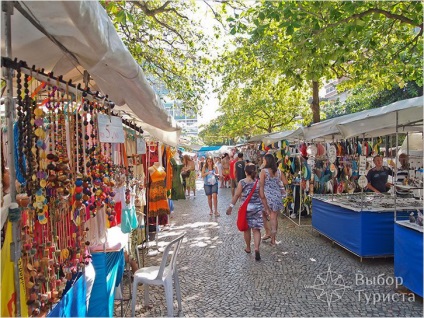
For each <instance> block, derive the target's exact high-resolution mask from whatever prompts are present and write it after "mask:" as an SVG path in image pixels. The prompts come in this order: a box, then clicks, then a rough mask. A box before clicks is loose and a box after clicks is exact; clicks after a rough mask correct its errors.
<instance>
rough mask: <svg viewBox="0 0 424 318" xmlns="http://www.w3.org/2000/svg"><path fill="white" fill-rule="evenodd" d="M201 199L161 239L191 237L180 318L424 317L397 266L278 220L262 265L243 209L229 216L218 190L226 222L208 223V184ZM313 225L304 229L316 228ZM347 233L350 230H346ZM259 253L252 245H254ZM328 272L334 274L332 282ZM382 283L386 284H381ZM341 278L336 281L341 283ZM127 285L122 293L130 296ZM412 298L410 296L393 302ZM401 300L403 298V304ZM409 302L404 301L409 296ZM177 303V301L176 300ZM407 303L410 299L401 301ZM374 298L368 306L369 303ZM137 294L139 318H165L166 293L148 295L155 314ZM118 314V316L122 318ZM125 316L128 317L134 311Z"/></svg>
mask: <svg viewBox="0 0 424 318" xmlns="http://www.w3.org/2000/svg"><path fill="white" fill-rule="evenodd" d="M197 188H198V190H197V194H196V197H195V198H194V197H190V198H189V199H186V200H179V201H175V202H174V204H175V213H174V215H173V218H172V219H171V229H170V230H169V231H162V232H160V233H159V245H160V246H163V245H164V244H166V241H169V240H171V239H172V238H174V237H176V236H177V235H178V234H180V233H181V232H182V231H186V232H187V235H186V238H185V239H184V241H183V245H182V247H181V250H180V254H179V264H178V268H179V277H180V285H181V293H182V311H181V312H178V309H177V302H176V300H174V312H175V313H174V315H175V316H180V317H283V316H284V317H300V316H303V317H317V316H319V317H333V316H334V317H365V316H366V317H388V316H389V317H391V316H394V317H422V316H423V302H422V298H420V297H418V296H416V297H415V300H414V301H411V300H412V299H411V296H410V294H408V293H409V291H407V290H405V289H403V288H401V289H398V290H396V289H395V286H394V285H390V284H388V283H390V282H391V278H393V277H394V270H393V258H386V259H364V260H363V261H362V262H361V261H360V259H359V258H358V257H357V256H355V255H353V254H351V253H349V252H347V251H346V250H344V249H342V248H341V247H339V246H337V245H335V244H332V242H331V241H329V240H328V239H326V238H325V237H323V236H320V235H319V234H318V233H317V232H315V231H313V230H312V228H311V227H310V226H302V227H298V226H296V225H294V223H293V222H292V221H291V220H289V219H288V218H286V217H281V218H279V229H278V238H277V239H278V240H279V244H278V245H277V246H276V247H272V246H271V245H270V244H269V243H266V242H263V243H262V244H261V257H262V260H261V261H259V262H258V261H255V258H254V253H252V254H246V253H245V251H244V248H245V245H244V240H243V235H242V233H241V232H239V231H238V230H237V228H236V224H235V222H236V211H237V206H236V207H235V208H234V212H233V214H232V215H231V216H227V215H225V210H226V208H227V206H228V205H229V203H230V200H231V192H230V189H219V203H218V207H219V212H220V214H221V216H220V217H215V216H213V217H210V216H209V209H208V205H207V198H206V196H205V194H204V191H203V189H202V183H201V182H200V181H198V182H197ZM310 223H311V220H310V218H309V219H308V218H304V219H302V223H301V224H310ZM346 230H348V229H346ZM252 250H253V243H252ZM160 257H161V254H159V256H157V257H146V258H145V259H146V263H145V265H146V266H148V265H158V264H159V261H160ZM328 272H330V274H327V273H328ZM379 275H381V276H380V277H384V278H389V279H387V280H386V281H385V283H384V284H371V285H360V282H361V280H360V279H356V277H359V278H360V277H367V278H369V279H370V280H372V279H373V278H377V277H378V276H379ZM382 275H384V276H382ZM337 277H338V279H337ZM380 282H381V280H380ZM127 292H128V285H126V286H124V294H126V293H127ZM399 292H406V294H397V295H396V294H395V293H399ZM399 295H400V296H399ZM403 295H404V296H403ZM174 296H175V294H174ZM403 297H405V299H403ZM367 298H368V299H367ZM142 301H143V288H142V286H139V288H138V295H137V306H136V316H138V317H139V316H140V317H158V316H166V315H167V310H166V302H165V295H164V290H163V288H162V287H152V288H151V289H150V302H151V305H152V308H149V309H145V308H144V307H143V305H144V304H143V303H142ZM119 308H120V307H119V306H116V311H115V314H116V315H117V316H119V315H120V314H121V312H120V310H119ZM124 311H125V312H124V315H126V316H130V315H131V310H130V306H129V305H128V304H124Z"/></svg>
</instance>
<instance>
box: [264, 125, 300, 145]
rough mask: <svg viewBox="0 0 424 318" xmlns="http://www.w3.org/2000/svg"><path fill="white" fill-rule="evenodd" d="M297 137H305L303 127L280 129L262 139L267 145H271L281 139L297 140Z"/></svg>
mask: <svg viewBox="0 0 424 318" xmlns="http://www.w3.org/2000/svg"><path fill="white" fill-rule="evenodd" d="M297 139H303V130H302V128H298V129H296V130H286V131H280V132H277V133H273V134H270V135H268V136H266V137H264V138H263V139H262V142H263V143H264V144H265V145H270V144H272V143H274V142H278V141H280V140H289V141H295V140H297Z"/></svg>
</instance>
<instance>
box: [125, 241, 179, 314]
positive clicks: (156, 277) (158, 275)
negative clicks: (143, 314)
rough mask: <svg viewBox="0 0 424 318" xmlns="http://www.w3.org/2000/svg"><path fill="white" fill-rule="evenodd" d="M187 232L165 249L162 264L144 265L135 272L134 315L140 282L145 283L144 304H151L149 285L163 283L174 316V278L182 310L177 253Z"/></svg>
mask: <svg viewBox="0 0 424 318" xmlns="http://www.w3.org/2000/svg"><path fill="white" fill-rule="evenodd" d="M184 235H185V233H183V234H182V235H180V236H179V237H177V238H176V239H174V240H173V241H171V242H170V243H169V244H168V245H167V246H166V247H165V250H164V251H163V256H162V261H161V263H160V266H150V267H143V268H141V269H139V270H138V271H136V272H135V273H134V282H133V286H132V302H131V307H132V317H135V300H136V297H137V287H138V284H143V285H144V305H145V306H148V305H149V285H163V287H164V289H165V298H166V308H167V310H168V317H173V316H174V295H173V288H172V287H173V286H172V278H174V281H175V293H176V295H177V301H178V310H181V291H180V282H179V280H178V271H177V255H178V251H179V249H180V246H181V242H182V240H183V238H184ZM171 249H173V252H172V255H171V259H170V260H169V262H168V256H169V254H170V252H171Z"/></svg>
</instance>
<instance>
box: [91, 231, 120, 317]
mask: <svg viewBox="0 0 424 318" xmlns="http://www.w3.org/2000/svg"><path fill="white" fill-rule="evenodd" d="M127 243H128V235H126V234H123V233H122V232H121V229H120V227H118V226H116V227H113V228H110V229H108V230H107V233H106V242H105V243H104V244H99V245H97V246H95V247H92V248H91V252H92V263H93V267H94V270H95V272H96V276H95V279H94V284H93V289H92V291H93V292H92V293H91V297H90V302H89V306H88V311H87V316H88V317H113V309H114V300H115V287H117V286H118V285H119V284H120V283H121V280H122V277H123V274H124V269H125V258H124V246H125V245H126V244H127Z"/></svg>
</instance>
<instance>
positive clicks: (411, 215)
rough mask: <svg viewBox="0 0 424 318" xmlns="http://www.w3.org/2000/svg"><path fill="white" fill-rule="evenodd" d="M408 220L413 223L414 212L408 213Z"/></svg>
mask: <svg viewBox="0 0 424 318" xmlns="http://www.w3.org/2000/svg"><path fill="white" fill-rule="evenodd" d="M409 222H410V223H415V216H414V212H411V214H409Z"/></svg>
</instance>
